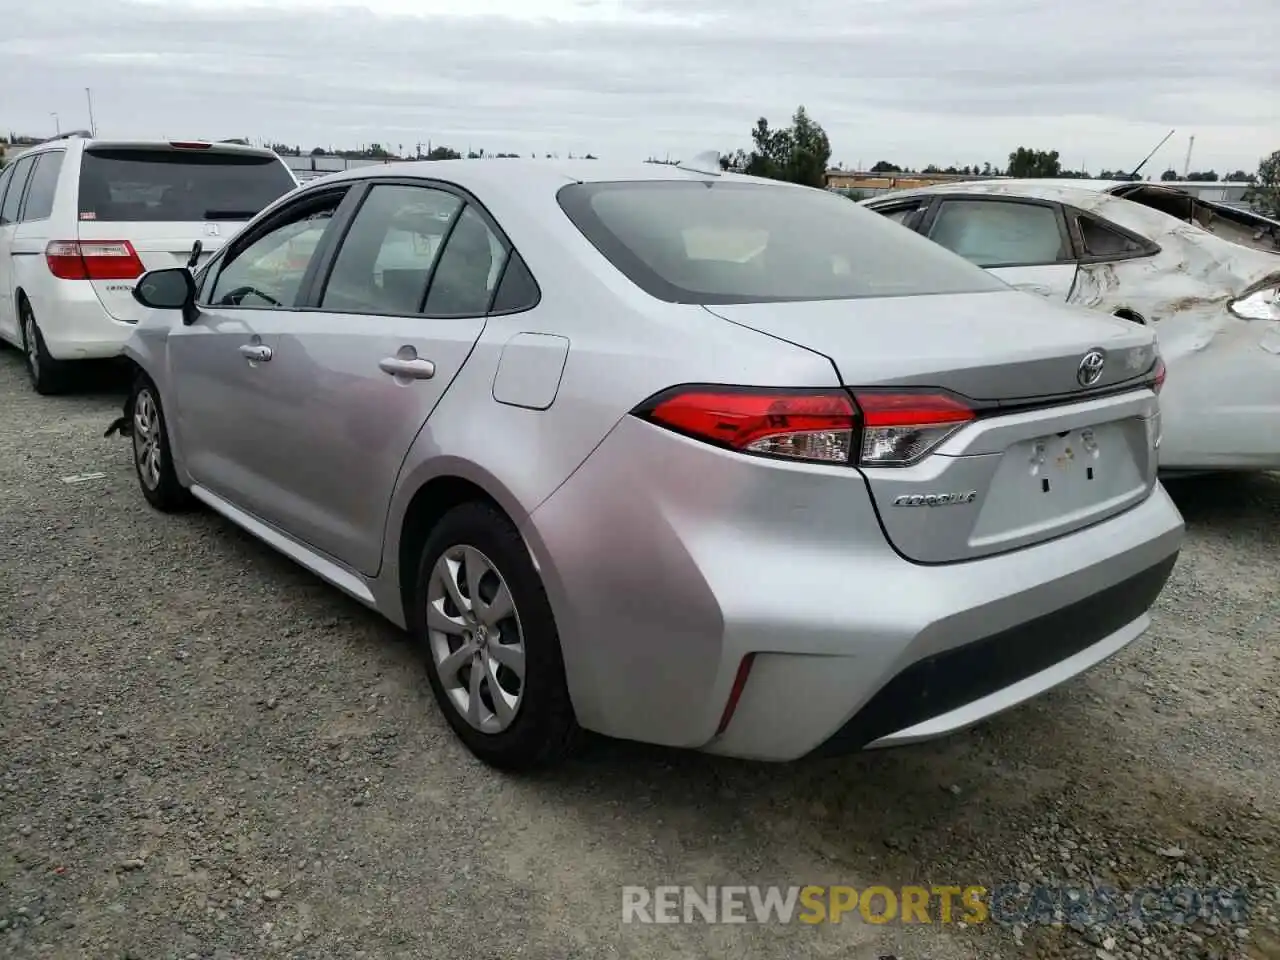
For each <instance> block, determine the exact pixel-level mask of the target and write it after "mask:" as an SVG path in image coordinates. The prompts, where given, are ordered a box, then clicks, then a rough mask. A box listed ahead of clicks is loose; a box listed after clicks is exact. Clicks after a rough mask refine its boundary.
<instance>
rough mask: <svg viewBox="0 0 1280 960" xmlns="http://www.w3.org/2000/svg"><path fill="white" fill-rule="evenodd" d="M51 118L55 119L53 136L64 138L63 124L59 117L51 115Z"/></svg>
mask: <svg viewBox="0 0 1280 960" xmlns="http://www.w3.org/2000/svg"><path fill="white" fill-rule="evenodd" d="M49 116H51V117H53V134H54V136H56V137H60V136H62V123H61V122H60V121H59V120H58V115H57V114H56V113H51V114H49Z"/></svg>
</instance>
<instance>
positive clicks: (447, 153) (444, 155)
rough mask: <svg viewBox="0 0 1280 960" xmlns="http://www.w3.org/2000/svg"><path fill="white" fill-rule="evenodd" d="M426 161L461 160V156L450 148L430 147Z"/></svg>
mask: <svg viewBox="0 0 1280 960" xmlns="http://www.w3.org/2000/svg"><path fill="white" fill-rule="evenodd" d="M424 159H427V160H461V159H462V154H460V153H459V152H458V151H457V150H454V149H453V148H452V147H432V148H431V152H430V153H428V154H427V155H426V157H425V158H424Z"/></svg>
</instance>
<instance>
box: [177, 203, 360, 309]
mask: <svg viewBox="0 0 1280 960" xmlns="http://www.w3.org/2000/svg"><path fill="white" fill-rule="evenodd" d="M352 193H353V191H352V190H351V184H349V183H339V184H326V185H325V186H324V187H317V188H316V189H314V190H310V191H307V193H306V194H304V195H302V196H296V197H290V198H289V200H288V201H287V202H286V203H283V204H280V205H279V206H277V207H275V208H274V209H272V210H270V211H269V212H267V213H266V214H265V215H264V216H263V217H262V219H261V220H259V221H258V222H257V223H254V224H253V225H252V226H251V227H249V228H246V229H245V231H244V232H243V233H240V234H239V235H238V236H236V237H234V238H233V239H232V240H231V241H230V242H229V243H227V244H225V245H224V246H223V247H222V249H221V250H219V251H218V252H217V253H216V254H215V255H214V256H213V257H211V258H210V259H209V262H208V263H207V264H205V266H204V267H203V268H202V271H203V273H204V275H203V277H201V278H200V280H199V281H198V283H197V288H198V289H197V291H196V306H197V307H199V308H200V310H201V311H207V310H253V311H262V310H277V311H279V310H283V311H288V312H293V313H296V312H299V311H300V310H302V309H304V305H305V304H306V303H307V302H308V300H309V298H310V296H311V293H312V288H313V286H314V283H315V273H316V269H317V266H318V265H319V264H320V263H322V262H324V261H325V260H326V259H327V256H328V253H329V249H330V248H331V247H332V245H333V243H332V239H331V238H332V237H333V235H334V232H335V226H338V225H340V224H341V223H342V222H343V220H344V217H349V216H350V203H351V200H352ZM335 197H337V198H338V204H337V206H336V207H335V209H334V212H333V217H332V219H331V220H330V221H329V225H328V227H326V228H325V232H324V234H323V235H322V236H321V237H320V242H319V243H318V244H316V249H315V252H314V253H313V254H312V255H311V261H310V262H309V263H308V264H307V269H306V271H305V272H304V273H303V275H302V282H301V283H300V284H299V285H298V294H297V297H296V298H295V303H294V304H292V305H290V306H271V305H269V304H264V305H262V306H254V305H249V304H242V303H235V304H222V303H220V304H213V303H209V302H208V297H210V296H212V294H213V289H214V287H216V286H217V284H218V280H219V279H220V278H221V276H222V271H223V270H224V269H225V267H226V265H227V263H228V262H230V261H232V260H234V258H235V257H237V256H239V255H240V254H241V253H243V252H244V251H245V250H246V249H247V248H248V247H251V246H253V244H255V243H257V242H258V241H259V240H261V239H262V238H263V237H265V236H267V235H268V234H270V233H272V232H273V231H275V230H278V229H279V228H280V227H282V226H284V225H285V224H287V223H289V222H291V221H293V220H295V219H296V218H297V216H298V213H299V212H300V211H304V210H305V209H306V208H307V207H309V206H318V205H319V204H320V203H321V201H324V202H326V203H327V201H329V200H332V199H334V198H335Z"/></svg>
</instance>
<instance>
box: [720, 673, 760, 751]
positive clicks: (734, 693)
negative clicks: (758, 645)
mask: <svg viewBox="0 0 1280 960" xmlns="http://www.w3.org/2000/svg"><path fill="white" fill-rule="evenodd" d="M755 659H756V655H755V654H754V653H748V654H747V655H746V656H745V657H743V658H742V662H741V663H739V664H738V672H737V673H736V674H735V675H734V678H733V686H732V687H731V688H730V690H729V699H728V700H727V701H725V705H724V713H722V714H720V725H719V726H718V727H716V736H720V734H722V733H724V732H725V731H726V730H728V729H729V721H730V720H732V719H733V712H734V711H735V710H737V709H738V701H739V700H741V699H742V691H743V690H745V689H746V688H747V677H749V676H750V675H751V664H753V663H754V662H755Z"/></svg>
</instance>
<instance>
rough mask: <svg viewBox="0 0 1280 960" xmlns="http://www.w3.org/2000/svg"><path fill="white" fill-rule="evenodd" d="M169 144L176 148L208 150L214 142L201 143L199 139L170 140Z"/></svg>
mask: <svg viewBox="0 0 1280 960" xmlns="http://www.w3.org/2000/svg"><path fill="white" fill-rule="evenodd" d="M169 146H171V147H173V148H174V149H175V150H208V149H209V148H210V147H211V146H213V144H211V143H201V142H200V141H199V140H170V141H169Z"/></svg>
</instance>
